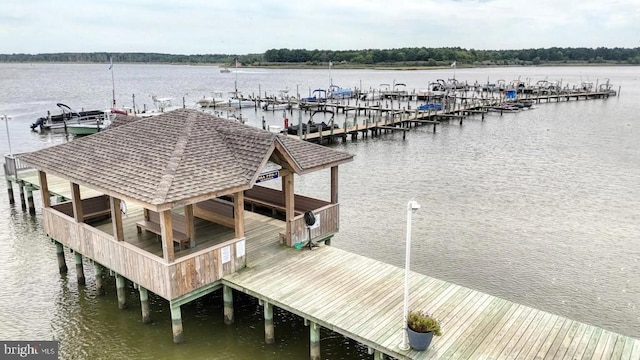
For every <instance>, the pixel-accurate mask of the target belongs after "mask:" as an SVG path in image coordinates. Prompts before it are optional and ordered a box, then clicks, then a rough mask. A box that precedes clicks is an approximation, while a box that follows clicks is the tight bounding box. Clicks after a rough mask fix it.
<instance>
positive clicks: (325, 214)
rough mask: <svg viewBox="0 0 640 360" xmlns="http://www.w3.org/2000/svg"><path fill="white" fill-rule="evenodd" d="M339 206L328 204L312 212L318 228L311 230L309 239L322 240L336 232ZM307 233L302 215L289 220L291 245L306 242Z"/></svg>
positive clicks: (338, 224)
mask: <svg viewBox="0 0 640 360" xmlns="http://www.w3.org/2000/svg"><path fill="white" fill-rule="evenodd" d="M339 209H340V206H339V205H338V204H330V205H326V206H323V207H321V208H319V209H316V210H313V213H314V215H315V217H316V221H317V222H318V223H319V225H318V226H316V227H313V228H312V229H311V239H312V240H314V241H318V240H324V239H326V238H328V237H330V236H333V235H334V234H335V233H336V232H338V228H339V226H340V212H339ZM308 237H309V233H308V230H307V224H306V223H305V221H304V215H298V216H296V217H294V218H293V219H292V220H291V245H294V244H296V243H299V242H306V241H307V240H308Z"/></svg>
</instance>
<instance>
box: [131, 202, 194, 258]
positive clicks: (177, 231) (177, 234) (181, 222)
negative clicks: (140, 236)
mask: <svg viewBox="0 0 640 360" xmlns="http://www.w3.org/2000/svg"><path fill="white" fill-rule="evenodd" d="M171 227H172V228H173V242H175V243H178V244H179V246H180V250H182V249H183V248H184V249H187V248H188V247H189V243H190V240H191V239H190V238H189V236H188V235H187V223H186V219H185V217H184V215H180V214H174V213H172V214H171ZM136 228H137V229H138V233H141V232H142V229H144V230H147V231H150V232H152V233H154V234H156V235H158V238H160V237H161V236H162V231H161V229H160V214H159V213H157V212H155V211H151V210H145V219H144V220H140V221H138V222H136Z"/></svg>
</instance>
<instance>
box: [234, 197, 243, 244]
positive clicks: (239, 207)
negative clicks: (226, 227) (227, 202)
mask: <svg viewBox="0 0 640 360" xmlns="http://www.w3.org/2000/svg"><path fill="white" fill-rule="evenodd" d="M233 225H234V227H235V230H236V239H239V238H241V237H244V192H242V191H238V192H237V193H235V194H233Z"/></svg>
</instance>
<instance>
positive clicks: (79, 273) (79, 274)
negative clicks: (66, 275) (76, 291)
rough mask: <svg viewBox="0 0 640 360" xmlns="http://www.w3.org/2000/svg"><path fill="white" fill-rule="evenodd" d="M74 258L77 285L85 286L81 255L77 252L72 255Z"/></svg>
mask: <svg viewBox="0 0 640 360" xmlns="http://www.w3.org/2000/svg"><path fill="white" fill-rule="evenodd" d="M73 254H74V255H75V258H76V277H77V278H78V285H85V284H86V283H87V281H86V280H85V278H84V268H83V267H82V254H80V253H79V252H77V251H76V252H74V253H73Z"/></svg>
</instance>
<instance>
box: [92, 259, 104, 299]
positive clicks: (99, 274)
mask: <svg viewBox="0 0 640 360" xmlns="http://www.w3.org/2000/svg"><path fill="white" fill-rule="evenodd" d="M93 269H94V272H95V274H96V292H97V293H98V295H104V282H103V281H102V265H100V264H98V263H97V262H94V263H93Z"/></svg>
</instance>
